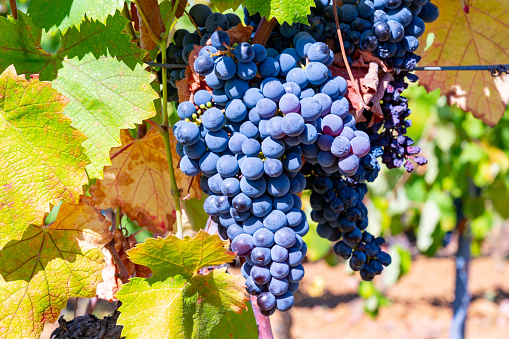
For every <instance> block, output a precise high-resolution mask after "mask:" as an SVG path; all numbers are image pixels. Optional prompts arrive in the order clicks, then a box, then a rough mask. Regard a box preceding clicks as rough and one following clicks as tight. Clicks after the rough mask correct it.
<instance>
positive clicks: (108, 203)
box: [90, 129, 201, 233]
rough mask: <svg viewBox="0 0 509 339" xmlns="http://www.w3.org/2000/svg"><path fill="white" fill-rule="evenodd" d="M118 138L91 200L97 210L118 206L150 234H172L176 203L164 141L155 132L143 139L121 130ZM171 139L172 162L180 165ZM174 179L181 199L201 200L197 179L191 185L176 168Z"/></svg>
mask: <svg viewBox="0 0 509 339" xmlns="http://www.w3.org/2000/svg"><path fill="white" fill-rule="evenodd" d="M170 133H171V130H170ZM120 138H121V140H122V146H121V147H117V148H114V149H113V150H112V151H111V157H112V158H113V159H112V165H111V166H109V167H106V168H105V170H104V180H98V181H97V183H96V184H95V185H94V186H92V187H91V188H90V194H91V195H92V198H93V199H94V201H95V203H96V204H97V206H98V207H99V208H109V207H112V208H116V207H121V208H122V211H123V212H125V213H126V214H127V215H128V216H129V217H130V218H131V219H132V220H136V221H137V222H138V224H139V225H140V226H142V227H144V226H145V227H147V229H148V230H149V231H151V232H154V233H161V232H165V231H171V230H172V228H173V224H174V222H175V202H174V200H173V197H172V195H171V178H170V173H169V171H168V162H167V160H166V151H165V148H164V141H163V138H162V137H161V136H160V135H159V133H158V132H157V131H156V130H154V129H152V130H150V131H149V132H148V133H147V135H146V136H145V137H143V138H142V139H133V138H132V137H131V135H130V134H129V132H127V131H125V130H122V131H121V134H120ZM170 138H171V144H172V148H173V149H172V157H173V159H172V162H173V164H175V165H176V164H178V162H179V156H178V154H177V151H176V149H175V145H176V143H177V141H176V140H175V138H174V137H173V134H170ZM175 167H176V166H175ZM175 176H176V181H177V186H178V187H179V188H180V189H182V190H183V192H182V194H183V195H184V196H185V195H187V194H190V195H191V197H196V198H198V199H199V198H201V190H200V188H199V180H194V181H193V184H192V185H190V184H189V183H190V181H191V178H189V177H187V176H186V175H184V174H183V173H182V172H181V171H180V170H177V169H175ZM187 190H189V192H187Z"/></svg>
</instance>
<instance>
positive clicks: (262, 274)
mask: <svg viewBox="0 0 509 339" xmlns="http://www.w3.org/2000/svg"><path fill="white" fill-rule="evenodd" d="M234 240H235V239H234ZM251 277H252V278H253V280H254V281H255V282H256V283H257V284H259V285H263V284H266V283H268V282H269V281H270V278H271V275H270V270H269V268H268V267H266V266H253V268H252V269H251ZM263 294H264V293H261V294H260V296H261V295H263ZM260 296H259V297H258V298H260ZM258 305H259V306H260V304H258ZM260 307H261V306H260Z"/></svg>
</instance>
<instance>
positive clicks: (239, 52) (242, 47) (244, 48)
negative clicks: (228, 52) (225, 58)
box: [234, 42, 255, 62]
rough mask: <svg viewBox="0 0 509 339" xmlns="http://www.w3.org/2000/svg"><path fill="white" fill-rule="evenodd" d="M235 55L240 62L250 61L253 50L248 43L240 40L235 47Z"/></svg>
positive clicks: (252, 56)
mask: <svg viewBox="0 0 509 339" xmlns="http://www.w3.org/2000/svg"><path fill="white" fill-rule="evenodd" d="M234 54H235V57H236V58H237V60H238V61H240V62H250V61H251V60H253V58H254V56H255V50H254V48H253V46H252V45H251V44H250V43H247V42H241V43H240V44H238V45H237V47H235V51H234Z"/></svg>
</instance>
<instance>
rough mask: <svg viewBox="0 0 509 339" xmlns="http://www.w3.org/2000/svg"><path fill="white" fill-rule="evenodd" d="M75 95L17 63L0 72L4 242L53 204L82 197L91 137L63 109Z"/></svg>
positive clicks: (0, 234)
mask: <svg viewBox="0 0 509 339" xmlns="http://www.w3.org/2000/svg"><path fill="white" fill-rule="evenodd" d="M68 102H69V99H67V98H66V97H65V96H63V95H62V94H60V93H58V92H57V91H56V90H54V89H52V88H51V83H50V82H41V81H39V80H38V79H37V78H35V79H32V80H30V81H27V80H26V79H25V76H24V75H17V74H16V70H15V69H14V67H13V66H11V67H9V68H8V69H7V70H5V71H4V72H3V73H2V74H1V75H0V120H1V123H0V248H2V247H3V246H4V245H5V244H6V243H7V242H8V241H10V240H12V239H20V238H21V236H22V235H23V232H24V231H25V230H26V229H27V227H28V225H29V224H36V225H42V224H43V220H44V219H43V218H44V214H45V213H48V212H49V211H50V204H52V205H57V204H58V203H59V201H60V200H64V201H67V202H78V199H79V196H80V195H81V194H83V190H82V185H85V184H86V183H87V182H88V179H87V176H86V173H85V166H86V164H87V163H88V161H87V157H86V155H85V153H84V149H83V148H82V146H81V144H82V143H83V142H84V141H85V140H86V137H85V136H84V135H83V134H82V133H81V132H79V131H77V130H75V129H74V128H72V127H71V119H69V118H68V117H66V116H65V115H63V114H62V111H63V110H64V108H65V107H66V105H67V103H68Z"/></svg>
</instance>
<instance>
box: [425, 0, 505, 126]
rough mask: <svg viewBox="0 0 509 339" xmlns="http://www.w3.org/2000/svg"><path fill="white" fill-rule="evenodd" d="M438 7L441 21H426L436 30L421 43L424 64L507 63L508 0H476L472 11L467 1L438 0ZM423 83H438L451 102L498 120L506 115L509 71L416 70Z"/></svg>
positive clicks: (429, 86) (431, 87)
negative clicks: (428, 43) (428, 42)
mask: <svg viewBox="0 0 509 339" xmlns="http://www.w3.org/2000/svg"><path fill="white" fill-rule="evenodd" d="M433 3H434V4H436V5H437V6H438V7H439V9H440V16H439V18H438V20H437V21H435V22H434V23H431V24H426V32H427V33H428V34H430V33H433V34H434V35H435V37H434V41H433V44H432V45H431V47H429V49H427V50H426V49H425V44H424V43H421V48H420V51H419V52H417V54H419V55H422V60H421V61H420V65H423V66H458V65H460V66H467V65H491V64H507V63H508V60H509V52H508V51H509V49H508V48H507V41H508V40H509V7H507V1H505V0H491V1H475V2H473V3H471V4H470V6H469V8H470V11H469V14H467V13H466V12H465V11H464V9H463V8H464V1H461V0H435V1H433ZM418 75H419V79H420V80H419V83H420V84H421V85H424V86H425V87H426V89H427V90H428V91H432V90H435V89H437V88H440V89H441V90H442V94H446V95H447V97H448V99H449V103H450V104H457V105H458V106H459V107H460V108H461V109H463V110H465V111H471V112H472V114H473V115H474V116H475V117H477V118H479V119H481V120H482V121H484V122H485V123H486V124H488V125H490V126H494V125H495V124H496V123H497V122H498V120H500V118H501V117H502V116H503V115H504V111H505V108H506V106H507V103H508V100H509V95H508V93H509V75H507V74H504V75H502V76H500V77H498V78H493V77H492V76H491V75H490V72H488V71H447V72H444V71H437V72H428V71H422V72H418Z"/></svg>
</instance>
